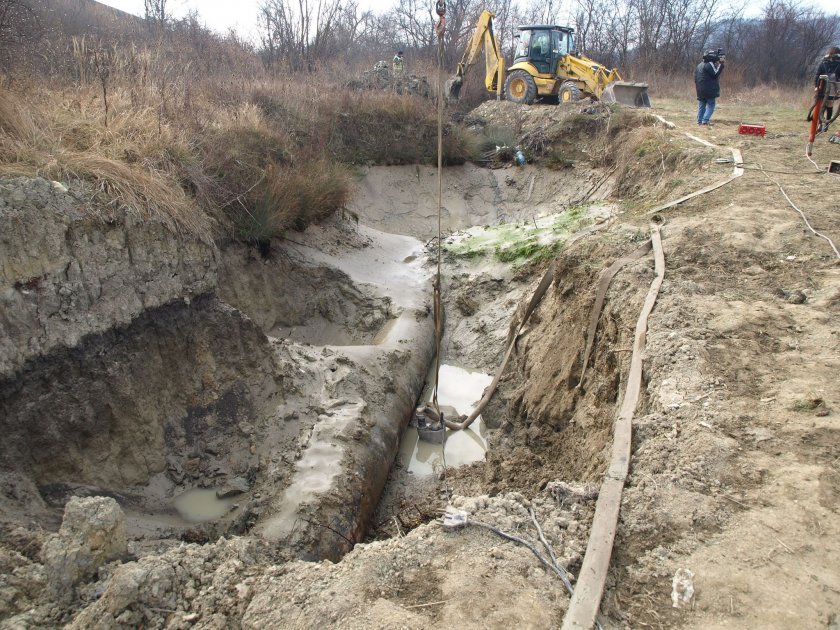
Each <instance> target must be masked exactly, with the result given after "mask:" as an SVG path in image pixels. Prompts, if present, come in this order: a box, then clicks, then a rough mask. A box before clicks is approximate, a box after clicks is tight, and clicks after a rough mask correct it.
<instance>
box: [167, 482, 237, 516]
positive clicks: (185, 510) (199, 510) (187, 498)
mask: <svg viewBox="0 0 840 630" xmlns="http://www.w3.org/2000/svg"><path fill="white" fill-rule="evenodd" d="M174 505H175V509H176V510H178V514H180V515H181V518H183V519H184V520H185V521H189V522H190V523H206V522H208V521H215V520H217V519H220V518H222V517H223V516H224V515H225V514H227V513H228V512H229V511H230V509H231V507H232V506H233V501H232V500H231V499H220V498H218V497H217V496H216V490H215V488H210V489H207V488H194V489H192V490H187V491H186V492H183V493H181V494H179V495H178V496H177V497H175V501H174Z"/></svg>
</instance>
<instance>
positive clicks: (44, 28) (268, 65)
mask: <svg viewBox="0 0 840 630" xmlns="http://www.w3.org/2000/svg"><path fill="white" fill-rule="evenodd" d="M144 1H145V15H144V16H143V18H136V19H135V18H133V17H132V16H128V15H127V14H122V16H120V15H117V14H119V13H120V12H116V11H115V10H112V9H109V8H108V7H104V5H101V4H99V3H96V2H93V0H0V69H2V71H3V72H4V73H7V74H8V73H13V72H15V71H20V70H26V71H30V72H35V71H41V72H43V71H47V72H52V73H61V72H64V73H73V72H75V74H76V75H78V74H79V59H78V54H79V53H78V49H79V45H78V39H79V38H80V37H82V33H84V37H85V38H87V46H88V48H90V47H93V48H96V47H99V48H102V47H103V46H104V47H106V48H107V47H115V46H121V47H122V48H123V49H125V48H126V47H127V46H128V47H133V48H134V49H135V50H138V49H139V48H138V47H144V46H145V47H146V48H147V49H148V48H149V47H156V49H157V50H158V51H159V52H160V54H165V55H167V56H168V58H169V63H171V64H173V65H178V66H180V67H183V66H184V64H189V65H190V66H191V67H192V68H193V69H194V70H196V71H198V70H201V71H202V72H206V73H225V72H231V71H236V72H246V73H249V74H250V73H256V72H262V73H267V74H270V75H277V76H279V75H285V74H288V73H296V72H315V71H318V70H320V69H322V68H324V67H327V66H334V65H336V64H339V65H343V66H344V67H345V68H347V67H349V66H350V65H351V64H354V63H356V64H357V65H359V64H365V63H372V62H374V61H375V60H377V59H390V57H391V56H393V54H394V52H396V50H404V51H405V52H406V57H407V59H408V63H409V68H411V67H412V65H414V66H415V67H417V66H419V65H421V64H432V63H434V62H435V60H436V46H437V42H436V36H435V34H434V29H433V23H434V21H435V19H436V15H435V11H434V3H433V2H432V0H394V3H393V4H392V5H391V7H390V8H389V9H387V10H385V11H382V12H378V13H376V12H373V11H370V10H363V9H362V8H361V6H360V5H359V2H358V0H261V1H260V3H259V9H258V14H257V16H255V17H256V23H257V30H256V38H255V41H246V40H244V39H243V38H242V37H240V36H238V35H237V34H236V33H233V32H228V33H223V34H220V33H215V32H213V31H211V30H209V29H208V28H206V26H204V25H203V24H202V22H201V18H200V16H199V15H198V14H196V13H192V14H190V15H188V16H187V17H185V18H182V19H177V20H176V19H174V18H173V17H172V15H171V13H170V2H169V0H144ZM564 6H566V7H567V8H566V9H565V10H564V11H563V12H562V13H561V3H560V2H559V1H558V0H449V2H447V31H446V37H445V40H444V46H443V52H444V63H445V65H446V68H447V69H454V67H455V64H456V63H457V61H458V59H459V58H460V57H461V55H462V53H463V50H464V47H465V46H466V43H467V40H468V38H469V36H470V35H471V33H472V30H473V27H474V24H475V22H476V19H477V18H478V15H479V14H480V12H481V11H482V10H484V9H489V10H490V11H492V12H493V13H495V15H496V19H495V29H496V34H497V36H498V37H499V39H500V40H501V43H502V48H503V50H504V51H505V52H506V56H507V58H508V61H510V58H511V56H512V52H513V46H514V35H515V33H516V27H517V26H519V25H521V24H528V23H531V24H533V23H540V24H558V23H570V24H569V25H570V26H572V27H574V28H575V30H576V37H577V49H578V51H579V52H581V53H583V54H586V55H587V56H589V57H591V58H593V59H595V60H596V61H599V62H602V63H604V64H605V65H608V66H615V67H618V68H620V69H621V71H622V73H623V74H624V75H625V76H626V77H629V78H633V79H639V80H645V79H648V80H649V79H651V78H654V77H657V76H674V75H680V74H690V72H691V70H692V69H693V67H694V65H695V64H696V63H697V62H698V61H699V58H700V56H701V54H702V52H703V51H704V50H705V49H708V48H722V49H724V51H725V52H726V53H727V55H728V57H727V60H728V62H729V65H730V68H732V69H733V70H734V71H737V76H738V77H739V81H741V82H742V83H743V84H745V85H755V84H760V83H780V84H801V83H802V82H803V81H804V79H805V78H806V77H808V76H809V75H810V72H811V70H812V69H813V68H814V67H815V65H816V64H817V63H818V61H819V59H820V57H821V55H822V54H823V52H824V50H825V48H826V47H828V46H830V45H832V44H835V43H836V42H837V39H838V37H840V15H837V14H827V13H826V12H824V11H822V10H820V9H818V8H815V7H813V6H810V5H807V4H803V3H801V2H798V1H797V0H768V2H767V3H766V4H765V5H764V7H763V8H762V9H761V10H760V12H759V13H758V14H757V15H748V14H746V13H745V7H746V4H733V3H732V2H727V1H726V0H573V1H572V3H571V11H569V9H568V6H569V5H568V4H566V5H564ZM73 37H75V38H76V39H75V44H72V43H70V39H71V38H73ZM92 42H95V44H94V43H92ZM74 46H75V48H74ZM74 50H75V51H76V52H75V53H74V52H72V51H74ZM161 51H163V52H161ZM100 56H101V55H100ZM730 74H731V72H730Z"/></svg>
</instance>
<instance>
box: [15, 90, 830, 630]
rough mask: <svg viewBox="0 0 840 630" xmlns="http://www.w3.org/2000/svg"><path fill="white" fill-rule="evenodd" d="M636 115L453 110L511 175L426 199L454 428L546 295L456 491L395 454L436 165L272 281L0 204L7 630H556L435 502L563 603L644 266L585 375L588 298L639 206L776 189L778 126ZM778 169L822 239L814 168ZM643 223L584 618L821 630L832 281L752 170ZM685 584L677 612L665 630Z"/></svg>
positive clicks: (408, 398) (468, 172) (483, 174)
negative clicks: (638, 330)
mask: <svg viewBox="0 0 840 630" xmlns="http://www.w3.org/2000/svg"><path fill="white" fill-rule="evenodd" d="M656 113H658V114H660V115H661V116H660V117H659V118H657V117H656V116H653V115H649V114H645V113H639V112H633V111H622V110H616V111H613V110H609V109H607V108H599V107H587V108H584V109H581V107H580V106H562V107H554V106H534V107H530V108H528V107H524V108H523V107H518V106H513V105H511V104H508V103H488V104H485V105H483V106H482V107H480V108H479V109H478V110H476V111H475V112H473V115H472V116H471V117H470V121H469V124H471V125H473V126H474V127H476V128H478V129H479V131H480V129H481V128H482V127H484V126H492V125H509V126H511V127H516V128H517V129H519V132H520V134H521V139H522V141H523V143H524V144H526V145H527V146H528V147H529V149H528V150H529V156H530V157H532V158H533V159H534V160H535V161H534V163H533V164H529V165H527V166H525V167H524V168H516V167H512V166H510V165H509V164H504V163H494V164H491V165H489V166H492V167H493V168H490V167H488V165H482V166H476V165H471V164H467V165H464V166H460V167H449V168H447V169H446V172H445V173H444V185H445V194H444V215H443V228H444V236H445V238H444V239H443V244H442V245H443V249H442V262H443V265H442V275H443V302H444V305H445V308H446V318H447V320H446V328H445V334H444V337H443V351H442V356H441V360H442V363H444V364H445V365H446V366H447V368H451V369H452V371H447V372H445V374H446V375H447V376H446V378H449V379H451V382H450V383H449V385H451V386H452V387H451V388H450V389H451V390H455V391H456V392H458V391H459V390H464V391H466V392H467V393H466V394H464V399H463V400H460V402H458V404H459V405H460V406H461V408H459V411H461V412H463V413H467V412H468V410H467V409H465V408H464V407H466V406H469V405H470V404H473V403H474V401H475V400H477V399H478V398H479V397H480V396H481V389H482V388H483V386H484V384H486V383H487V382H489V376H490V375H492V374H493V372H494V371H495V370H496V368H497V366H498V365H499V362H500V360H501V357H502V354H503V353H504V350H505V348H506V347H507V344H508V342H509V339H510V337H509V336H510V335H511V334H512V332H511V331H513V330H514V329H515V327H516V325H517V324H518V322H519V318H521V316H522V313H523V311H524V308H525V305H526V304H527V302H528V300H529V299H530V296H531V294H532V292H533V290H534V289H535V287H536V286H537V284H538V282H539V280H540V278H541V277H542V275H543V272H544V270H545V268H546V267H547V265H548V264H549V262H551V261H555V263H554V264H555V271H554V280H553V282H552V284H551V286H550V287H549V289H548V291H547V292H546V294H545V296H544V297H543V299H542V301H541V302H540V304H539V306H538V308H537V310H536V311H535V312H534V314H533V315H532V316H531V318H530V319H529V320H528V323H527V326H526V327H525V329H524V334H523V336H522V337H521V338H520V340H519V342H518V344H517V346H516V351H515V352H514V354H513V359H512V362H511V364H510V365H509V366H508V368H507V370H506V371H505V373H504V375H503V376H502V379H501V384H500V387H499V390H498V392H497V394H496V395H495V397H494V398H493V400H492V401H491V403H490V405H489V406H488V408H487V409H486V410H485V412H484V414H483V422H482V423H481V424H480V425H478V426H476V427H475V428H474V430H471V431H470V433H469V436H468V437H467V438H465V439H466V442H468V443H469V445H470V448H473V452H474V448H475V447H476V445H478V447H477V448H478V451H477V452H478V455H477V456H471V457H468V458H466V459H465V460H464V461H463V462H461V461H458V458H459V457H460V456H461V455H463V453H460V452H459V448H460V447H459V446H458V442H457V440H458V439H460V438H459V436H452V441H451V443H450V444H449V446H448V448H450V447H451V448H452V450H451V451H447V458H448V463H450V464H453V463H455V464H459V463H460V464H463V465H458V466H456V465H451V466H450V467H449V468H448V469H447V470H446V471H444V469H443V467H442V459H441V458H440V452H439V451H438V450H435V449H432V450H426V451H422V452H421V450H420V447H417V446H416V445H415V444H414V443H413V442H411V440H412V436H414V437H413V439H414V442H416V432H414V431H415V430H414V429H413V428H411V427H408V428H407V425H408V423H409V419H410V417H411V415H412V411H413V409H414V407H415V405H416V404H417V402H418V401H419V400H421V399H423V400H425V396H426V394H425V393H424V390H426V384H427V381H428V376H429V374H428V373H429V368H430V366H431V365H432V362H433V353H434V324H433V317H432V302H431V296H432V287H431V282H432V278H433V276H434V273H435V262H436V257H437V250H436V247H437V242H436V238H435V237H436V234H437V212H436V200H435V192H436V180H435V175H436V174H435V171H434V170H433V169H429V168H427V167H424V166H417V167H413V166H412V167H406V166H402V167H371V168H369V169H367V170H365V171H364V172H363V173H361V174H360V181H359V184H358V189H359V190H358V194H357V196H356V198H355V200H354V201H353V204H352V207H350V208H348V210H347V212H345V213H344V214H343V216H336V217H333V218H332V219H330V220H328V221H326V222H325V223H323V224H321V225H318V226H314V227H311V228H309V229H308V230H307V231H305V232H303V233H290V234H288V235H287V238H284V239H282V240H277V241H275V242H274V243H272V245H271V249H270V252H268V253H267V255H266V252H262V253H261V252H259V251H257V250H255V249H252V248H248V247H246V246H244V245H237V244H233V243H223V242H217V243H207V242H203V241H201V240H198V239H191V238H190V237H189V236H186V235H183V234H181V235H178V234H173V233H172V232H171V231H169V230H167V229H166V228H165V227H164V226H163V225H162V224H158V223H155V222H154V221H152V220H148V219H146V220H140V219H139V218H138V217H137V216H136V215H135V214H134V213H133V212H132V211H131V210H129V209H122V210H113V209H111V208H108V209H107V210H106V209H105V208H104V207H101V206H100V205H98V204H101V201H99V200H98V199H96V198H94V197H93V196H92V195H91V194H90V193H89V192H88V191H86V190H85V189H84V188H82V187H74V185H71V184H68V183H59V182H50V181H46V180H41V179H26V178H18V179H7V180H2V181H0V225H1V226H2V229H0V269H2V284H0V427H1V428H2V431H3V440H2V441H0V507H2V523H0V573H1V574H2V575H0V619H2V621H0V624H2V627H8V628H35V627H61V626H68V627H72V628H119V627H126V628H127V627H148V628H239V627H243V628H267V627H288V628H310V627H316V626H327V627H341V628H394V627H401V628H425V627H429V626H430V625H433V624H439V625H443V626H447V627H449V626H453V627H454V626H459V627H505V626H507V627H533V628H543V627H552V626H559V624H560V623H561V622H562V619H563V615H564V613H565V611H566V610H567V608H568V603H569V598H568V594H567V592H566V589H565V588H564V585H563V583H562V582H561V581H560V580H559V579H558V578H557V575H555V574H554V573H553V572H550V571H548V570H546V568H544V567H543V566H542V565H541V564H540V562H539V561H538V560H537V559H536V558H535V557H534V555H532V554H531V552H530V551H528V550H527V549H526V548H524V547H522V546H519V545H516V544H513V543H511V542H509V541H507V540H504V539H503V538H501V537H499V536H497V535H496V534H494V533H493V532H491V531H489V530H488V529H486V528H484V527H481V526H472V527H466V528H463V529H458V530H456V531H449V530H446V529H444V528H442V527H441V525H440V522H439V519H438V516H439V515H440V511H441V510H442V509H443V508H444V507H445V506H446V505H447V504H451V505H452V506H454V507H457V508H459V509H461V510H464V511H466V512H467V513H468V514H469V518H470V519H472V520H475V521H478V522H481V523H485V524H488V525H492V526H493V527H496V528H498V529H499V530H502V531H504V532H507V533H509V534H513V535H515V536H518V537H520V538H523V539H526V540H528V541H529V542H531V543H533V544H534V545H536V546H537V547H539V548H541V549H543V547H542V546H541V544H540V539H539V535H538V530H537V528H536V525H535V521H536V523H539V525H540V527H541V529H542V531H543V533H544V537H545V540H546V543H548V544H549V545H550V546H551V548H552V550H553V551H554V553H555V554H556V557H557V562H558V564H560V565H561V566H563V567H564V568H565V569H566V570H568V571H569V572H570V573H571V575H572V581H573V583H574V581H575V579H574V578H575V576H576V574H577V572H578V571H579V569H580V566H581V562H582V559H583V554H584V551H585V549H586V544H587V539H588V536H589V528H590V524H591V521H592V516H593V512H594V507H595V498H596V496H597V488H598V485H599V483H600V481H601V478H602V476H603V474H604V471H605V469H606V467H607V461H608V458H609V453H610V447H611V444H612V430H613V422H614V419H615V416H616V412H617V404H618V401H619V400H620V397H621V395H622V393H623V389H624V387H625V385H626V378H627V372H628V366H629V361H630V352H629V350H630V348H631V346H632V342H633V334H634V327H635V324H636V318H637V317H638V313H639V310H640V308H641V305H642V302H643V301H644V298H645V295H646V293H647V290H648V287H649V285H650V282H651V280H652V278H653V275H654V272H653V261H652V258H651V257H650V256H646V257H642V258H640V259H638V260H636V261H634V262H632V263H631V264H629V265H627V266H626V267H625V268H624V269H623V270H622V271H621V272H620V273H619V274H618V275H617V276H616V278H615V279H614V280H613V281H612V283H611V284H610V287H609V291H608V293H607V298H606V303H605V307H604V310H603V313H602V314H601V316H600V319H599V323H598V328H597V335H596V342H595V346H594V350H593V353H592V359H591V362H590V365H589V367H588V369H587V371H586V372H585V373H584V372H583V371H582V363H583V362H582V355H583V351H584V346H585V343H586V329H587V325H588V320H589V317H590V311H591V307H592V303H593V300H594V291H595V284H596V282H597V279H598V277H599V274H600V273H601V271H602V270H603V269H605V268H606V267H608V266H609V265H610V264H611V263H612V262H614V261H615V260H616V259H618V258H620V257H621V256H623V255H625V254H627V253H629V252H630V251H632V250H635V249H636V248H638V246H639V244H640V243H641V242H643V241H644V240H645V239H647V238H648V234H649V223H650V215H648V214H647V213H648V211H649V210H650V209H652V208H654V207H655V206H657V205H659V204H661V203H662V202H664V201H667V200H670V199H676V198H679V197H681V196H683V195H685V194H687V193H689V192H691V191H693V190H697V189H699V188H702V187H703V186H705V185H706V184H707V183H708V182H709V181H710V180H717V179H721V178H725V177H726V176H727V175H728V173H729V172H730V170H731V168H732V165H731V164H717V163H716V160H717V159H718V158H727V157H729V156H730V155H731V154H730V152H729V151H728V150H727V148H726V147H729V146H733V147H736V148H739V149H740V150H741V151H742V153H743V156H744V161H745V163H747V164H748V165H749V164H756V163H761V164H763V165H764V166H765V167H766V168H767V169H768V170H769V169H774V170H777V171H785V170H791V168H790V165H789V164H787V165H786V162H789V160H792V159H793V158H792V157H791V156H793V155H798V153H796V152H797V151H798V150H799V146H798V143H799V141H800V138H799V137H798V136H797V135H796V134H795V133H794V132H793V131H792V130H791V132H790V133H789V132H788V130H787V129H786V128H785V126H784V124H785V123H784V121H779V122H778V125H777V128H778V129H780V131H779V132H778V133H776V134H775V135H773V134H770V135H768V138H767V139H766V140H763V141H760V140H758V139H755V140H754V139H744V138H741V137H738V136H737V135H736V134H735V132H734V130H735V127H736V121H735V120H734V119H733V120H731V121H729V120H727V119H726V117H725V116H722V117H721V123H720V124H719V125H718V127H716V128H715V130H714V131H712V130H704V131H703V133H704V134H706V135H705V136H704V137H703V138H702V139H703V140H705V141H706V142H707V143H708V144H702V143H699V142H697V141H696V140H695V139H692V138H691V137H689V136H688V135H687V134H686V133H685V132H684V129H688V130H689V131H691V132H693V133H694V132H695V130H694V129H691V128H689V127H688V125H689V123H690V122H691V119H690V116H688V115H684V114H683V113H681V110H680V108H678V107H675V106H669V105H666V106H665V107H663V108H660V110H659V111H658V112H656ZM663 118H665V119H668V120H670V121H671V122H670V123H669V124H665V123H664V122H663ZM709 145H712V146H709ZM826 150H828V149H826ZM800 162H801V160H800V161H799V162H796V164H798V167H797V168H799V170H802V171H806V170H808V169H807V168H806V167H805V166H804V165H801V164H800ZM783 166H786V168H782V167H783ZM775 177H778V178H780V182H781V183H782V184H783V185H784V187H785V189H786V191H787V192H788V194H789V195H791V196H792V197H794V198H797V199H798V200H799V201H800V202H801V204H802V205H803V206H807V208H808V210H809V212H810V213H811V218H812V221H813V222H814V223H815V224H818V225H819V227H820V228H821V229H822V230H823V231H825V232H826V233H828V234H830V235H832V236H834V237H835V241H836V240H837V237H838V236H840V218H838V216H837V213H836V211H834V210H835V209H832V208H831V207H830V204H829V203H828V201H827V199H826V197H825V196H824V195H820V194H817V193H816V192H815V190H816V184H823V185H824V184H825V183H826V182H825V179H824V178H826V177H828V176H824V175H814V174H810V175H807V176H804V175H801V176H798V177H793V176H785V175H776V176H775ZM819 178H823V180H822V182H821V181H820V179H819ZM659 216H660V219H661V220H662V227H661V229H662V234H663V247H664V250H665V257H666V275H665V282H664V284H663V286H662V290H661V292H660V295H659V298H658V301H657V303H656V306H655V309H654V311H653V315H652V316H651V320H650V323H649V328H648V335H647V349H646V354H645V362H644V384H643V395H642V400H641V402H640V405H639V408H638V409H637V410H636V414H635V418H634V436H633V448H632V451H633V452H632V464H631V475H630V478H629V480H628V483H627V486H626V488H625V490H624V498H623V503H622V509H621V517H620V522H619V529H618V537H617V540H616V547H615V551H614V554H613V560H612V563H611V569H610V574H609V576H608V581H607V590H606V593H605V597H604V603H603V606H602V616H601V623H602V624H603V625H604V627H615V628H625V627H628V628H637V627H675V626H684V627H702V628H709V627H785V628H819V627H832V626H830V625H829V624H831V623H836V622H837V615H840V570H838V568H837V567H838V566H840V563H838V558H839V557H840V556H838V547H840V543H838V540H840V536H838V535H840V527H838V525H840V517H838V509H839V508H838V506H840V451H838V448H840V447H838V445H840V439H839V438H840V428H838V426H837V422H836V418H837V415H836V413H837V412H836V411H835V410H836V409H837V408H838V406H840V399H838V388H837V382H838V377H840V357H838V344H840V339H838V338H837V334H838V332H837V331H838V330H840V325H838V324H840V277H839V276H840V267H838V265H837V260H836V258H835V257H834V254H833V252H832V251H831V249H830V248H829V247H828V246H827V245H826V244H825V242H824V241H820V240H818V239H815V238H814V237H813V236H811V235H810V233H809V232H806V231H805V230H803V224H802V223H801V219H800V217H799V215H798V214H797V213H796V212H795V211H793V210H792V209H791V208H790V207H789V206H788V205H787V203H786V202H785V201H784V199H783V198H782V197H781V195H779V194H778V189H777V188H776V186H775V184H773V183H772V182H770V181H769V180H768V179H767V177H766V176H765V174H762V172H760V171H757V170H748V171H747V172H746V174H745V175H744V176H743V177H741V178H740V179H738V180H736V181H734V182H732V183H731V184H729V185H728V186H727V187H724V188H722V189H720V190H719V191H716V192H713V193H710V194H708V195H705V196H702V197H699V198H696V199H694V200H691V201H688V202H686V203H685V204H682V205H679V206H676V207H674V208H671V209H669V210H667V211H663V212H662V213H660V214H659ZM457 370H460V371H457ZM455 374H459V375H460V376H457V377H456V376H453V375H455ZM464 374H466V375H468V376H464ZM469 375H473V376H474V377H475V378H474V379H473V377H472V376H469ZM461 379H463V380H461ZM471 379H473V380H474V383H473V380H471ZM467 382H470V383H473V385H471V386H472V387H476V386H477V387H478V389H477V391H476V392H475V393H474V394H473V391H472V390H468V389H466V388H467V385H465V383H467ZM476 384H477V385H476ZM442 385H446V384H445V383H444V384H442ZM462 393H463V392H462ZM412 432H414V433H412ZM401 440H402V445H403V448H402V449H401V448H400V443H401ZM406 445H408V446H406ZM464 448H466V447H464ZM485 449H486V456H485V455H484V452H483V451H484V450H485ZM470 460H476V461H472V463H469V461H470ZM680 569H688V570H690V571H691V572H692V573H693V578H692V580H693V581H692V585H693V588H694V596H693V598H691V600H690V602H689V603H688V604H687V605H685V606H682V607H679V608H674V607H673V606H672V580H673V577H674V575H675V573H676V572H677V571H678V570H680Z"/></svg>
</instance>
